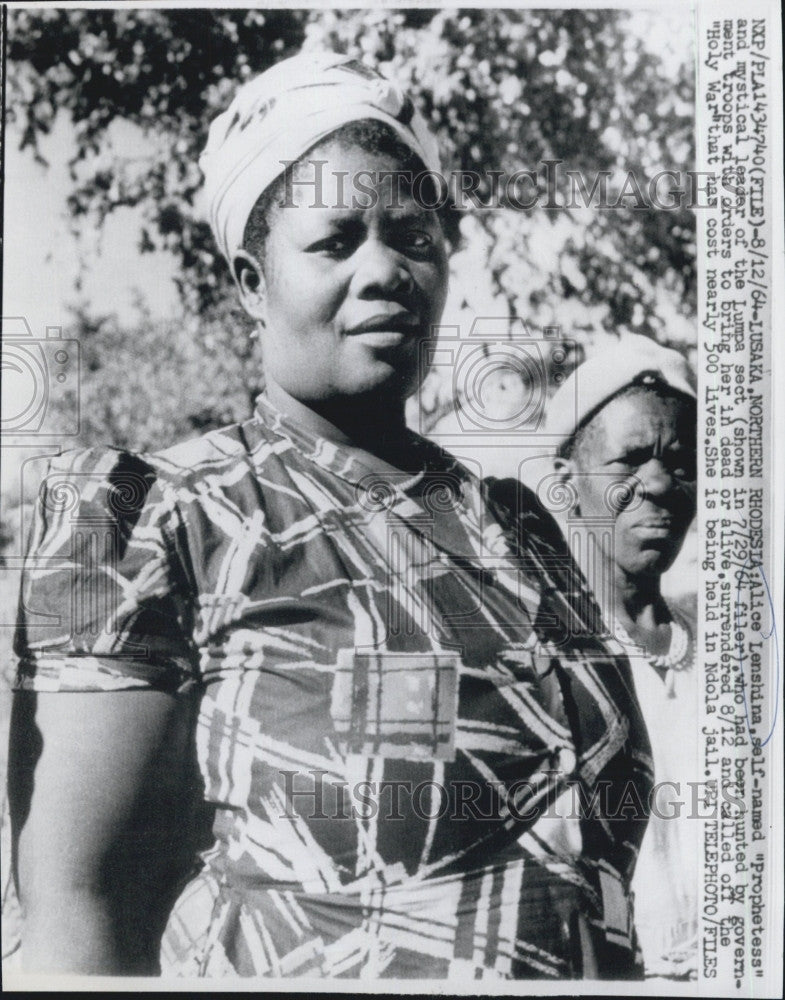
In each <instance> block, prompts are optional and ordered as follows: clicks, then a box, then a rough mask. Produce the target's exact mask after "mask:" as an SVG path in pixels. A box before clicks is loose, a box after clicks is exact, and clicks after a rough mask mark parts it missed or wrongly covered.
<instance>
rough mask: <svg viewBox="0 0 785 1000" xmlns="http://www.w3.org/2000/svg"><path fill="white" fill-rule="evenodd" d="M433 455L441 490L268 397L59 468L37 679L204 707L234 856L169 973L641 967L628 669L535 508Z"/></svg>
mask: <svg viewBox="0 0 785 1000" xmlns="http://www.w3.org/2000/svg"><path fill="white" fill-rule="evenodd" d="M411 448H412V449H413V450H414V452H415V453H416V454H418V455H419V457H420V459H421V462H420V464H421V466H422V468H423V469H424V472H423V473H422V474H421V475H419V476H414V477H408V478H407V477H406V476H405V475H403V474H401V475H400V476H397V475H394V474H389V473H384V474H383V473H380V472H378V471H376V470H374V468H373V467H372V465H371V464H366V462H365V461H364V460H363V456H362V454H359V455H358V453H356V452H354V451H350V450H347V449H345V448H342V447H339V446H336V445H334V444H331V443H328V442H327V441H325V440H324V439H321V438H316V437H314V436H312V435H310V434H308V433H306V432H304V430H303V429H302V428H300V427H299V426H297V425H296V424H294V423H293V422H292V421H290V420H289V419H288V418H285V417H283V416H282V415H281V414H279V413H277V412H276V411H274V410H273V409H272V408H271V407H270V406H269V404H268V403H267V402H266V401H265V400H264V399H263V398H262V399H260V402H259V407H258V409H257V412H256V414H255V415H254V416H253V417H252V418H251V419H250V420H248V421H247V422H245V423H243V424H241V425H236V426H232V427H228V428H225V429H222V430H220V431H215V432H211V433H209V434H206V435H205V436H203V437H201V438H198V439H195V440H191V441H188V442H186V443H184V444H182V445H179V446H177V447H175V448H173V449H170V450H167V451H165V452H162V453H159V454H156V455H153V456H146V457H144V458H141V457H139V456H135V455H130V454H128V453H123V452H116V451H108V450H106V451H100V452H96V451H88V452H84V451H83V452H72V453H69V454H67V455H63V456H60V457H59V458H57V459H55V460H53V462H52V464H51V467H50V471H49V474H48V476H47V478H46V481H45V483H44V485H43V486H42V490H41V495H40V500H39V504H38V510H37V516H36V519H35V523H34V528H33V535H32V538H31V545H30V551H29V556H28V565H27V570H26V573H25V579H24V583H23V589H22V606H21V607H22V615H21V625H20V628H19V632H18V636H17V650H18V652H19V655H20V658H21V659H20V668H19V677H18V681H17V686H18V687H19V688H26V689H33V690H38V691H89V690H96V691H106V690H123V689H130V688H146V687H148V688H156V689H163V690H167V691H172V692H178V691H179V692H190V694H191V696H193V694H194V692H196V693H197V694H198V700H199V712H198V720H197V722H196V730H195V748H196V750H195V753H196V755H197V756H198V768H199V771H200V772H201V780H202V782H203V795H204V800H205V802H206V803H207V804H208V805H209V807H210V809H211V810H212V811H213V824H212V836H211V840H212V845H211V846H210V847H209V848H208V849H207V850H205V851H204V852H202V853H201V854H200V855H199V857H198V858H197V859H196V862H195V865H194V868H193V872H192V877H191V878H190V879H189V880H188V882H187V884H186V885H185V888H184V890H183V891H182V893H181V895H180V896H179V898H178V900H177V902H176V904H175V906H174V908H173V911H172V913H171V916H170V919H169V922H168V926H167V929H166V932H165V934H164V939H163V944H162V950H161V965H162V970H163V972H164V974H169V975H171V974H181V975H204V976H227V975H242V976H320V977H359V978H362V979H374V978H381V977H416V978H422V979H428V978H431V979H462V980H465V979H486V978H487V979H494V978H538V977H562V978H565V977H566V978H571V977H580V976H582V975H599V976H602V977H610V978H621V977H635V976H638V975H639V974H640V972H641V968H640V957H639V951H638V948H637V944H636V939H635V932H634V927H633V922H632V907H631V896H630V892H629V883H630V879H631V876H632V871H633V868H634V864H635V859H636V856H637V849H638V845H639V843H640V840H641V837H642V835H643V831H644V829H645V817H642V815H641V813H642V806H641V803H645V801H646V798H647V795H648V792H649V789H650V786H651V781H652V777H651V759H650V750H649V744H648V739H647V735H646V730H645V726H644V724H643V721H642V718H641V714H640V709H639V707H638V704H637V701H636V699H635V695H634V690H633V685H632V682H631V677H630V672H629V665H628V662H627V660H626V659H625V658H624V656H623V655H622V654H621V650H620V648H619V647H611V646H610V644H603V642H601V641H600V640H599V639H598V638H597V637H596V634H597V632H598V631H600V629H599V620H598V617H597V612H596V608H595V607H594V605H593V603H592V601H591V598H590V597H589V595H588V594H587V593H586V591H585V589H584V587H583V584H582V581H581V578H580V577H579V575H578V574H577V571H575V569H574V564H573V563H572V562H571V560H570V558H569V556H568V555H567V553H566V550H565V549H564V546H563V543H562V542H561V537H560V535H559V532H558V529H557V528H556V527H555V525H554V523H553V522H552V521H551V520H550V519H549V518H548V516H547V515H543V514H542V513H541V512H538V511H537V509H536V507H535V506H534V505H533V503H532V497H531V494H529V493H528V492H527V491H525V490H524V488H523V487H520V486H519V485H518V484H517V483H513V482H512V481H497V482H495V483H494V482H491V483H489V482H481V481H479V480H478V479H477V477H475V476H474V475H472V474H471V473H470V472H469V471H468V470H467V469H466V468H465V467H464V466H463V465H461V464H460V463H459V462H457V461H456V460H455V459H453V458H451V457H449V456H448V455H447V454H446V453H445V452H443V451H442V450H441V449H439V448H438V447H436V446H435V445H433V444H431V443H429V442H427V441H425V440H424V439H422V438H419V437H417V436H416V435H414V434H413V435H412V436H411ZM53 615H54V616H58V615H59V617H52V616H53ZM45 616H48V617H45ZM599 793H602V794H601V795H599ZM593 796H594V801H593V802H592V797H593ZM598 802H599V803H600V805H599V807H598V808H593V806H597V803H598Z"/></svg>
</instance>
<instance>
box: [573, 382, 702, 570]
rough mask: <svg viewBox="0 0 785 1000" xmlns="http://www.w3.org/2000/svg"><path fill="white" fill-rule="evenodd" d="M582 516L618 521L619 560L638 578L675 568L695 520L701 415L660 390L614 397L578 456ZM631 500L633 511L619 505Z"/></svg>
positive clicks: (616, 553)
mask: <svg viewBox="0 0 785 1000" xmlns="http://www.w3.org/2000/svg"><path fill="white" fill-rule="evenodd" d="M574 465H575V466H576V469H575V472H576V475H575V478H574V480H573V481H574V484H575V489H576V492H577V494H578V503H579V508H580V514H581V516H582V517H584V518H586V517H589V518H599V519H604V520H606V521H607V520H608V519H609V518H612V519H613V545H614V561H615V562H616V564H617V566H619V567H620V568H621V569H622V570H623V571H624V572H625V573H627V574H630V575H632V576H639V575H645V576H646V575H653V576H659V575H661V574H662V573H664V572H665V571H666V570H667V569H669V568H670V566H671V565H672V564H673V561H674V560H675V558H676V556H677V555H678V554H679V551H680V549H681V547H682V544H683V543H684V537H685V535H686V533H687V529H688V528H689V526H690V523H691V521H692V519H693V517H694V516H695V474H696V473H695V465H696V456H695V409H694V407H693V406H691V405H690V404H689V403H688V402H687V401H686V400H681V399H678V398H673V397H662V396H659V395H658V394H656V393H655V392H650V391H649V392H641V393H635V394H634V395H631V396H620V397H618V398H617V399H612V400H611V401H610V402H609V403H608V404H607V405H606V406H605V407H603V409H602V410H600V412H599V413H598V414H597V415H596V416H595V417H594V419H593V420H592V422H591V424H590V425H589V427H587V429H586V433H585V437H584V439H583V440H582V441H581V443H580V445H579V446H578V448H577V449H576V452H575V455H574ZM614 494H615V497H616V499H617V500H618V499H619V498H620V497H622V496H624V495H625V494H626V495H627V499H632V502H631V503H629V504H628V506H627V507H625V506H623V504H619V506H616V505H615V504H613V503H612V502H610V501H611V498H612V497H613V495H614Z"/></svg>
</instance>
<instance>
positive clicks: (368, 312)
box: [262, 142, 447, 404]
mask: <svg viewBox="0 0 785 1000" xmlns="http://www.w3.org/2000/svg"><path fill="white" fill-rule="evenodd" d="M313 161H326V162H324V163H322V164H321V165H317V164H314V162H313ZM400 170H401V167H400V165H399V164H398V163H397V161H396V160H395V159H393V158H392V157H390V156H387V155H384V154H372V153H367V152H365V151H363V150H361V149H358V148H353V149H350V150H343V149H341V148H340V147H339V146H337V145H336V144H335V143H329V142H327V143H325V144H324V145H322V146H320V147H317V149H316V150H314V151H313V153H312V154H311V155H310V157H309V163H308V164H307V166H306V167H305V168H301V169H300V170H299V171H298V173H297V174H296V175H295V177H294V182H293V183H292V184H291V185H290V186H289V188H288V190H287V194H286V203H285V204H284V206H283V207H281V208H274V209H273V212H274V215H273V220H272V225H271V228H270V232H269V235H268V238H267V243H266V254H265V275H264V286H265V287H264V307H263V308H264V320H265V329H264V332H263V334H262V350H263V355H264V366H265V377H266V379H268V380H269V379H273V380H274V381H275V382H276V383H277V384H278V385H279V386H280V387H281V388H283V389H285V390H286V391H287V392H288V393H289V394H290V395H291V396H293V397H294V398H295V399H297V400H299V401H300V402H303V403H306V404H307V403H309V402H313V403H315V402H319V401H321V402H323V401H339V400H342V399H349V398H351V397H357V396H360V395H362V396H366V395H370V396H371V397H372V398H374V399H375V400H380V399H381V398H386V399H390V400H391V401H399V402H400V401H403V400H404V399H405V398H406V397H407V396H409V395H410V394H411V393H412V392H413V391H414V390H415V389H416V388H417V386H418V385H419V383H420V382H421V381H422V378H423V377H424V376H425V374H426V372H425V371H424V370H423V361H422V360H421V353H422V352H421V347H420V345H421V344H422V341H423V340H424V339H425V338H428V337H430V336H432V335H433V334H432V327H433V325H434V324H436V323H438V322H439V319H440V317H441V313H442V309H443V307H444V300H445V295H446V288H447V258H446V251H445V245H444V237H443V234H442V229H441V224H440V222H439V220H438V217H437V215H436V213H435V212H433V211H428V210H426V209H423V208H421V207H420V206H419V205H418V204H417V202H416V201H415V199H414V198H413V197H412V192H411V190H410V188H409V187H408V186H407V185H406V184H405V183H403V182H402V183H400V184H399V185H398V184H396V183H394V182H393V183H391V181H390V177H389V172H390V171H393V172H395V171H400ZM385 173H387V175H388V176H387V178H386V180H385ZM317 180H318V181H319V186H318V187H315V186H314V182H315V181H317ZM362 188H364V189H366V190H368V191H369V192H370V194H368V195H365V196H363V195H362V192H361V189H362ZM353 201H356V202H357V203H356V204H353Z"/></svg>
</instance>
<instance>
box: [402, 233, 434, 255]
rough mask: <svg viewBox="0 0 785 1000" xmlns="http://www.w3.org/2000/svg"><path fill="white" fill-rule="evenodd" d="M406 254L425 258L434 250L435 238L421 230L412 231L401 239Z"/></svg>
mask: <svg viewBox="0 0 785 1000" xmlns="http://www.w3.org/2000/svg"><path fill="white" fill-rule="evenodd" d="M401 243H402V249H403V250H404V252H406V253H409V254H414V255H415V256H425V255H426V254H429V253H431V251H432V250H433V237H432V236H431V235H430V233H426V232H423V231H422V230H421V229H416V230H411V231H409V232H407V233H405V234H404V236H403V237H402V239H401Z"/></svg>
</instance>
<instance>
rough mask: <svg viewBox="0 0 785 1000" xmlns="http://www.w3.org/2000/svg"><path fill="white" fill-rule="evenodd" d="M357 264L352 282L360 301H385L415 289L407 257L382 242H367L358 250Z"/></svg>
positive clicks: (369, 240) (374, 240) (378, 240)
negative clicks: (382, 299) (389, 297)
mask: <svg viewBox="0 0 785 1000" xmlns="http://www.w3.org/2000/svg"><path fill="white" fill-rule="evenodd" d="M356 262H357V263H356V269H355V272H354V276H353V279H352V282H353V285H354V292H355V295H356V296H357V297H358V298H361V299H374V298H385V297H386V296H388V295H394V294H396V293H398V294H400V293H401V292H402V291H404V292H407V291H411V290H412V288H413V287H414V279H413V277H412V275H411V272H410V271H409V268H408V267H407V266H406V263H405V258H404V257H403V255H402V254H400V253H398V251H397V250H395V248H394V247H391V246H389V245H388V244H387V243H385V242H384V241H383V240H380V239H376V238H373V239H368V240H366V241H365V242H364V243H363V244H362V246H361V247H360V248H359V249H358V251H357V254H356Z"/></svg>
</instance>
